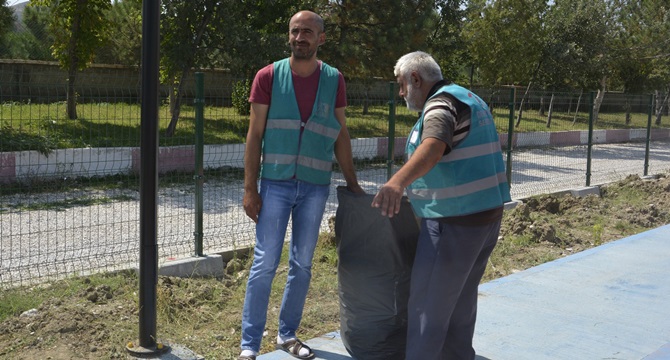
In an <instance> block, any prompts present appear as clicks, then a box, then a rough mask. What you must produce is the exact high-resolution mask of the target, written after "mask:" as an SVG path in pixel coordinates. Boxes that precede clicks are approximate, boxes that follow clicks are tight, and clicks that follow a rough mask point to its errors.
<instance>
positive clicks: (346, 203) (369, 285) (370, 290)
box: [335, 186, 419, 360]
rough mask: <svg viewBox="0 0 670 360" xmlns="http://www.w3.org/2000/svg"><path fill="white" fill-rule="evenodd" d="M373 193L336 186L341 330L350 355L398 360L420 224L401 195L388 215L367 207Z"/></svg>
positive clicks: (401, 356) (362, 359)
mask: <svg viewBox="0 0 670 360" xmlns="http://www.w3.org/2000/svg"><path fill="white" fill-rule="evenodd" d="M373 198H374V195H371V194H365V195H362V194H354V193H352V192H350V191H349V190H347V189H346V187H343V186H340V187H338V188H337V199H338V202H339V205H338V207H337V213H336V218H335V235H336V236H337V237H338V238H339V245H338V255H339V262H338V267H337V270H338V271H337V274H338V282H339V295H340V335H341V337H342V342H343V343H344V346H345V348H346V349H347V351H348V352H349V354H350V355H351V356H352V357H354V358H355V359H358V360H377V359H379V360H393V359H400V360H401V359H404V358H405V347H406V344H407V340H406V335H407V301H408V300H409V281H410V275H411V271H412V263H413V262H414V254H415V253H416V243H417V239H418V236H419V225H418V223H417V220H416V218H415V216H414V212H413V211H412V208H411V206H410V204H409V201H408V200H407V198H406V197H405V198H403V201H402V205H401V209H400V213H398V214H397V215H394V216H393V217H392V218H388V217H386V216H382V215H381V211H380V210H379V209H377V208H373V207H372V206H371V204H372V199H373Z"/></svg>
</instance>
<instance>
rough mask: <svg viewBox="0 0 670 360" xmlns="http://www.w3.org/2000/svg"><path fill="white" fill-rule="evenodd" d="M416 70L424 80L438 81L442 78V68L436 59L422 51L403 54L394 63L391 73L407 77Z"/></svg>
mask: <svg viewBox="0 0 670 360" xmlns="http://www.w3.org/2000/svg"><path fill="white" fill-rule="evenodd" d="M413 71H416V72H417V73H418V74H419V76H421V79H423V80H425V81H440V80H442V79H443V77H442V70H441V69H440V65H438V64H437V61H435V59H433V57H432V56H430V54H428V53H425V52H423V51H415V52H411V53H409V54H405V55H403V56H402V57H401V58H400V59H398V61H397V62H396V64H395V68H394V69H393V73H394V74H395V76H396V77H402V78H405V79H407V78H408V77H409V76H410V74H411V73H412V72H413Z"/></svg>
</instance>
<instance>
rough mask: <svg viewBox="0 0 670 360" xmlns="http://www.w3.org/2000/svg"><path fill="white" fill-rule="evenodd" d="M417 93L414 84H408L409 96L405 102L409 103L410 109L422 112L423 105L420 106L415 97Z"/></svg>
mask: <svg viewBox="0 0 670 360" xmlns="http://www.w3.org/2000/svg"><path fill="white" fill-rule="evenodd" d="M415 95H416V93H415V91H414V90H412V85H407V96H405V103H407V109H409V111H416V112H421V110H423V106H419V103H418V101H417V100H418V99H415V97H416V96H415Z"/></svg>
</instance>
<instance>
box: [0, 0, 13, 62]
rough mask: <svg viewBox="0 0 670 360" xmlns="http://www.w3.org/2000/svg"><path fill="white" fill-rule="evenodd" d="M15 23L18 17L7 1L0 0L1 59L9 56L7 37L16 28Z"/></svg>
mask: <svg viewBox="0 0 670 360" xmlns="http://www.w3.org/2000/svg"><path fill="white" fill-rule="evenodd" d="M14 21H16V17H15V16H14V12H13V11H12V9H11V8H9V6H7V0H0V57H1V56H7V55H8V54H7V49H8V48H9V46H8V42H7V37H8V35H9V33H10V32H11V31H12V29H13V28H14Z"/></svg>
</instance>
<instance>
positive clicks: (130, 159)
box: [0, 129, 670, 184]
mask: <svg viewBox="0 0 670 360" xmlns="http://www.w3.org/2000/svg"><path fill="white" fill-rule="evenodd" d="M645 134H646V130H645V129H631V130H597V131H594V132H593V143H594V144H603V143H614V142H627V141H641V140H644V139H645ZM507 138H508V137H507V134H504V133H503V134H500V144H501V147H502V148H506V147H507ZM668 138H670V129H654V130H653V131H652V134H651V139H652V140H664V139H668ZM405 141H406V138H405V137H397V138H396V139H395V143H394V151H393V153H394V155H395V156H396V157H397V156H403V155H404V153H405ZM587 143H588V131H558V132H533V133H518V134H514V136H513V138H512V147H513V148H523V147H541V146H556V147H558V146H571V145H585V144H587ZM352 150H353V155H354V158H356V159H361V160H364V159H372V158H386V157H387V155H388V139H387V138H363V139H353V140H352ZM194 163H195V147H194V146H174V147H162V148H160V150H159V154H158V169H159V172H160V173H167V172H173V171H182V172H189V171H194ZM140 166H141V164H140V149H139V148H130V147H122V148H78V149H59V150H55V151H53V152H51V153H50V154H49V155H43V154H40V153H38V152H37V151H20V152H8V153H0V183H5V184H6V183H13V182H28V181H31V180H37V179H39V180H44V179H58V178H64V177H93V176H109V175H117V174H130V173H138V172H139V170H140ZM204 167H205V169H218V168H222V167H232V168H243V167H244V144H230V145H206V146H205V149H204Z"/></svg>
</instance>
